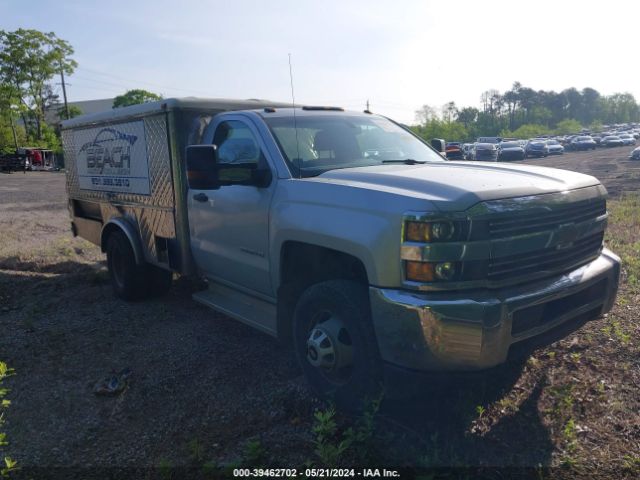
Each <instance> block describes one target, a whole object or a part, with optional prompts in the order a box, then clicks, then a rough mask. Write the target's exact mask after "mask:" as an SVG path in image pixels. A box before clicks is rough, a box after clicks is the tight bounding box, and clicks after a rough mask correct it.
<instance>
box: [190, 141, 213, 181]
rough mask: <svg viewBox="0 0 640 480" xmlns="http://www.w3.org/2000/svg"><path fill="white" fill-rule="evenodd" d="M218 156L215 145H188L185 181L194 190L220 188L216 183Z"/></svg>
mask: <svg viewBox="0 0 640 480" xmlns="http://www.w3.org/2000/svg"><path fill="white" fill-rule="evenodd" d="M217 163H218V155H217V148H216V146H215V145H190V146H188V147H187V181H188V182H189V187H190V188H193V189H196V190H215V189H217V188H220V182H219V181H218V168H217Z"/></svg>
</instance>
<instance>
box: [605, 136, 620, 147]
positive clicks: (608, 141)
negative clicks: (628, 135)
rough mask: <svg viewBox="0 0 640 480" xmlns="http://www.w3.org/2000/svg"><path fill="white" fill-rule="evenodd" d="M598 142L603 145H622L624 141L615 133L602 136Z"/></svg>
mask: <svg viewBox="0 0 640 480" xmlns="http://www.w3.org/2000/svg"><path fill="white" fill-rule="evenodd" d="M600 144H601V145H602V146H604V147H622V146H623V145H624V142H623V141H622V139H621V138H620V137H618V136H616V135H607V136H606V137H603V138H602V141H601V142H600Z"/></svg>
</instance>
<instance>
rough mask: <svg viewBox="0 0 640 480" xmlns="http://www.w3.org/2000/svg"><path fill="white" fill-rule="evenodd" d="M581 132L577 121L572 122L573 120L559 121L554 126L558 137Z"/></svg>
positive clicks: (580, 126)
mask: <svg viewBox="0 0 640 480" xmlns="http://www.w3.org/2000/svg"><path fill="white" fill-rule="evenodd" d="M580 130H582V125H581V124H580V122H579V121H577V120H574V119H573V118H567V119H565V120H561V121H560V122H558V124H557V125H556V133H557V134H558V135H568V134H570V133H579V132H580Z"/></svg>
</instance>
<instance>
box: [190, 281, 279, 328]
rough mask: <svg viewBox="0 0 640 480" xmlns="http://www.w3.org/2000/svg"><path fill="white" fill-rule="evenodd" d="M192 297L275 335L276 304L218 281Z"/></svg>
mask: <svg viewBox="0 0 640 480" xmlns="http://www.w3.org/2000/svg"><path fill="white" fill-rule="evenodd" d="M192 298H193V299H194V300H195V301H196V302H198V303H202V304H204V305H206V306H208V307H210V308H212V309H214V310H216V311H218V312H220V313H224V314H225V315H228V316H230V317H232V318H235V319H236V320H239V321H241V322H242V323H246V324H247V325H250V326H251V327H254V328H256V329H258V330H260V331H262V332H264V333H268V334H269V335H272V336H274V337H275V336H277V328H276V325H277V323H276V305H275V304H273V303H270V302H267V301H265V300H262V299H260V298H257V297H254V296H253V295H248V294H246V293H243V292H239V291H238V290H235V289H233V288H229V287H226V286H224V285H220V284H219V283H209V288H208V289H207V290H203V291H202V292H197V293H194V294H193V295H192Z"/></svg>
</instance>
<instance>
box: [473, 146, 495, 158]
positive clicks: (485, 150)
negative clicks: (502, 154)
mask: <svg viewBox="0 0 640 480" xmlns="http://www.w3.org/2000/svg"><path fill="white" fill-rule="evenodd" d="M471 160H478V161H483V162H497V161H498V147H497V145H496V144H495V143H476V144H474V146H473V148H472V149H471Z"/></svg>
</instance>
